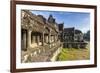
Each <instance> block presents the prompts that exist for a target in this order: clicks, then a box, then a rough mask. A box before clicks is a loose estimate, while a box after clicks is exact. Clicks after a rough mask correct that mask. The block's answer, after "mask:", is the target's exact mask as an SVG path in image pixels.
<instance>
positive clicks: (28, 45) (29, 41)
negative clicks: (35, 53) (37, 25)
mask: <svg viewBox="0 0 100 73" xmlns="http://www.w3.org/2000/svg"><path fill="white" fill-rule="evenodd" d="M31 32H32V31H31V30H28V31H27V47H28V48H29V47H30V45H31Z"/></svg>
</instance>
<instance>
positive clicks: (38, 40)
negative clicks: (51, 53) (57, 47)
mask: <svg viewBox="0 0 100 73" xmlns="http://www.w3.org/2000/svg"><path fill="white" fill-rule="evenodd" d="M39 42H40V39H39V35H37V45H39Z"/></svg>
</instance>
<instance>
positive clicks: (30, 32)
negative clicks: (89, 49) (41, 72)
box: [21, 10, 86, 63]
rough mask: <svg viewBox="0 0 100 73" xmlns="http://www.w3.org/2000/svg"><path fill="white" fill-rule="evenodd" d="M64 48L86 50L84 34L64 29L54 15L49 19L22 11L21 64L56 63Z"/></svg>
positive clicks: (72, 29) (73, 29)
mask: <svg viewBox="0 0 100 73" xmlns="http://www.w3.org/2000/svg"><path fill="white" fill-rule="evenodd" d="M63 47H65V48H66V47H68V48H72V47H76V48H85V47H86V43H85V42H84V39H83V34H82V32H81V31H80V30H76V29H75V28H64V25H63V23H61V24H57V22H56V20H55V19H54V18H53V16H52V15H50V16H49V18H48V19H46V18H44V17H43V16H42V15H35V14H33V13H32V12H30V11H29V10H22V11H21V50H22V51H21V62H22V63H27V62H46V61H56V57H57V55H58V54H59V53H60V51H61V50H62V48H63Z"/></svg>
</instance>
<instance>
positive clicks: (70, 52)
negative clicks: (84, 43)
mask: <svg viewBox="0 0 100 73" xmlns="http://www.w3.org/2000/svg"><path fill="white" fill-rule="evenodd" d="M89 58H90V51H89V48H88V49H75V48H70V49H69V48H63V49H62V51H61V53H60V54H59V55H58V57H57V61H67V60H87V59H89Z"/></svg>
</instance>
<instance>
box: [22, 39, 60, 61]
mask: <svg viewBox="0 0 100 73" xmlns="http://www.w3.org/2000/svg"><path fill="white" fill-rule="evenodd" d="M61 46H62V44H61V43H60V41H57V42H54V43H51V44H48V45H44V46H38V47H35V48H29V49H28V53H27V54H25V55H23V56H22V57H23V60H22V62H46V61H50V59H51V57H52V56H53V55H54V53H55V51H56V50H57V49H58V48H60V47H61ZM25 56H26V57H27V59H26V60H25V58H24V57H25Z"/></svg>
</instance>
